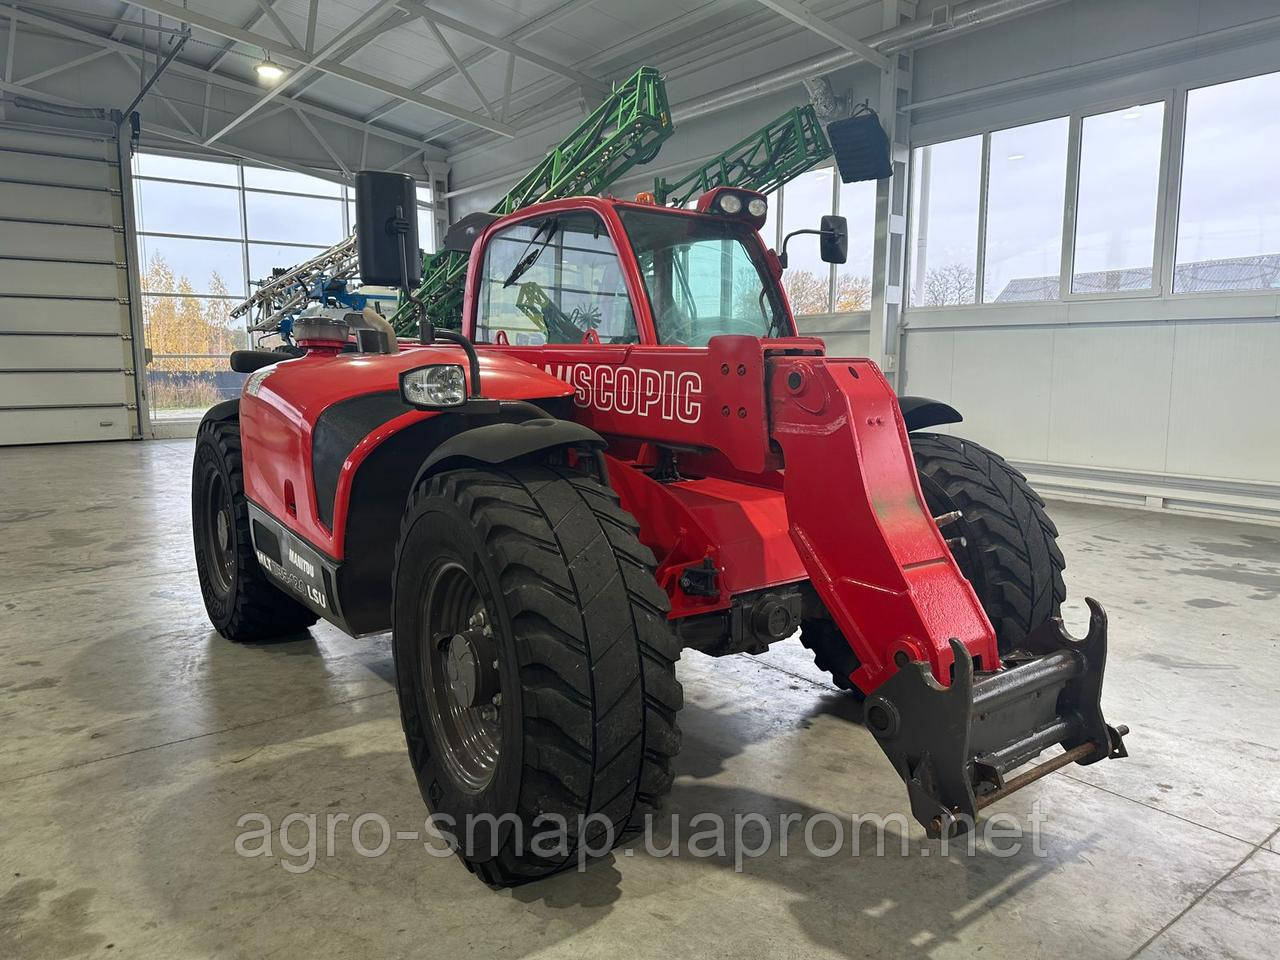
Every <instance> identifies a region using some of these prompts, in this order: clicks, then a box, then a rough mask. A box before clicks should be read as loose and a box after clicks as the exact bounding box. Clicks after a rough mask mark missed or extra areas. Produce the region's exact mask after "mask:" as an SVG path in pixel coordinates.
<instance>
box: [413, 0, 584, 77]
mask: <svg viewBox="0 0 1280 960" xmlns="http://www.w3.org/2000/svg"><path fill="white" fill-rule="evenodd" d="M400 9H401V10H408V11H410V12H412V13H416V14H417V15H418V16H420V17H421V18H422V19H423V20H426V21H428V22H429V23H435V24H437V25H439V26H441V27H448V28H449V29H450V30H453V31H454V32H456V33H460V34H462V35H463V36H465V37H470V38H471V39H472V40H479V41H480V42H481V43H483V44H485V45H486V46H490V47H493V48H494V49H495V50H501V51H502V52H503V53H510V54H514V55H515V56H517V57H519V58H520V59H521V60H527V61H528V62H529V63H532V64H534V65H535V66H539V67H542V69H544V70H546V71H548V72H550V73H554V74H556V75H557V76H560V77H564V78H565V79H566V80H572V81H573V82H574V83H576V84H580V85H581V86H582V87H584V88H585V89H586V90H588V91H590V92H593V93H597V94H600V95H602V96H603V95H604V94H607V93H608V92H609V85H608V84H607V83H602V82H601V81H599V80H597V79H596V78H595V77H592V76H588V75H587V74H585V73H583V72H582V71H580V70H574V69H572V68H570V67H566V66H565V65H564V64H562V63H560V62H558V61H556V60H553V59H552V58H551V57H544V56H543V55H542V54H540V53H534V52H533V51H532V50H530V49H528V48H527V47H522V46H521V45H520V44H518V43H516V42H514V41H512V40H508V39H506V38H504V37H498V36H494V35H493V34H492V33H486V32H485V31H483V30H480V29H479V28H477V27H473V26H471V24H469V23H464V22H463V21H461V20H455V19H454V18H453V17H450V16H446V15H445V14H443V13H437V12H436V11H434V10H432V9H431V8H430V7H428V6H427V5H426V4H425V3H423V2H422V0H400Z"/></svg>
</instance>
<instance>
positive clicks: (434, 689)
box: [418, 563, 503, 793]
mask: <svg viewBox="0 0 1280 960" xmlns="http://www.w3.org/2000/svg"><path fill="white" fill-rule="evenodd" d="M422 603H423V609H422V617H421V621H420V622H421V627H420V630H421V634H420V637H419V645H418V649H419V651H420V660H421V662H420V664H419V669H420V671H421V677H422V689H423V692H424V693H425V699H426V706H427V712H428V714H429V716H430V718H431V725H432V727H433V728H434V729H435V731H436V732H437V734H438V737H439V740H440V747H441V750H440V754H441V760H442V761H443V763H444V766H445V767H446V768H447V769H448V771H449V773H450V775H451V776H452V777H453V779H454V780H455V781H456V782H457V784H458V785H459V786H460V787H461V788H462V789H463V790H465V791H467V792H468V793H479V792H480V791H482V790H483V789H484V788H485V787H487V786H488V785H489V783H490V782H491V781H492V780H493V775H494V772H495V771H496V770H497V767H498V758H499V757H500V756H501V753H502V709H503V706H502V689H501V684H500V682H499V679H498V653H497V649H498V648H497V644H496V643H495V642H494V633H493V631H494V627H493V621H492V618H491V617H490V615H489V613H488V611H487V610H486V609H485V606H484V602H483V601H482V600H481V597H480V591H479V590H478V589H477V588H476V584H475V581H474V580H473V579H472V577H471V574H470V573H468V572H467V570H466V569H465V568H464V567H462V565H461V564H458V563H442V564H439V565H438V566H437V567H436V568H435V569H434V570H433V571H432V573H431V574H430V577H429V580H428V583H427V589H426V591H425V592H424V595H423V601H422Z"/></svg>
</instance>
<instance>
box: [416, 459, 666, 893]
mask: <svg viewBox="0 0 1280 960" xmlns="http://www.w3.org/2000/svg"><path fill="white" fill-rule="evenodd" d="M636 531H637V524H636V522H635V521H634V520H633V519H632V517H631V516H630V515H629V514H628V513H626V512H625V511H623V510H622V509H621V508H620V507H619V506H618V500H617V497H616V495H615V494H614V493H613V491H612V490H611V489H609V488H608V487H607V486H604V485H603V484H601V483H600V482H599V481H598V480H596V479H595V478H593V477H590V476H587V475H585V474H583V473H580V472H577V471H574V470H571V469H569V468H567V467H563V466H554V465H525V466H512V467H509V468H505V469H499V468H495V469H465V470H454V471H449V472H446V473H441V474H438V475H436V476H433V477H429V478H427V479H426V480H424V481H423V482H422V483H421V484H420V485H419V487H418V488H417V489H416V490H415V491H414V492H413V494H412V495H411V497H410V502H409V505H408V508H407V510H406V513H405V517H404V521H403V523H402V526H401V534H400V544H399V547H398V549H397V555H396V570H395V576H394V584H395V597H394V601H393V627H392V631H393V634H392V642H393V651H394V657H395V666H396V689H397V692H398V694H399V698H400V713H401V720H402V723H403V725H404V732H405V740H406V742H407V745H408V748H409V756H410V760H411V762H412V764H413V769H414V773H415V774H416V776H417V779H418V785H419V789H420V790H421V792H422V797H423V799H424V800H425V801H426V803H427V806H428V807H429V808H430V809H431V811H432V812H433V813H434V814H444V815H448V816H449V817H451V818H452V819H453V824H454V826H451V827H450V830H451V831H454V835H455V837H456V839H457V842H458V845H459V847H460V849H458V853H459V855H460V856H461V858H462V860H463V862H464V863H465V864H466V866H467V868H468V869H469V870H471V871H472V872H474V873H475V874H476V875H477V876H479V877H480V878H481V879H482V880H484V881H485V882H486V883H489V884H491V885H495V886H511V885H514V884H519V883H525V882H528V881H530V880H536V879H538V878H540V877H543V876H546V875H548V874H552V873H555V872H557V871H559V870H562V869H564V868H566V867H570V866H573V865H574V864H575V863H576V862H577V858H578V855H579V849H580V848H581V847H582V845H583V843H584V841H585V843H586V844H587V846H586V848H585V849H586V850H590V851H591V852H592V853H595V854H599V853H602V852H603V851H604V850H606V849H608V848H609V847H611V846H613V845H616V844H617V843H620V842H622V841H623V840H625V839H627V838H628V837H630V836H631V835H633V834H634V833H635V832H636V831H638V830H640V829H642V828H643V826H644V816H645V814H647V813H651V812H653V811H655V810H656V809H657V807H658V804H659V802H660V800H661V798H662V797H663V796H664V795H665V794H666V793H667V792H668V790H670V788H671V783H672V772H671V758H672V757H673V756H675V754H676V752H677V751H678V750H679V746H680V731H679V729H678V727H677V726H676V713H677V711H678V710H679V709H680V706H681V703H682V692H681V688H680V684H679V682H678V681H677V680H676V677H675V661H676V660H677V659H678V658H679V656H680V644H679V643H678V641H677V640H676V638H675V636H674V634H673V632H672V630H671V628H670V626H669V625H668V622H667V611H668V601H667V597H666V594H665V593H664V592H663V591H662V590H661V589H660V588H659V587H658V585H657V582H656V581H655V580H654V578H653V565H654V558H653V554H652V553H651V552H650V551H649V549H648V548H647V547H644V546H642V545H641V544H640V542H639V541H638V540H637V538H636ZM495 697H496V698H497V699H496V700H495V699H494V698H495ZM486 814H487V815H489V816H490V817H492V818H495V819H496V820H497V822H498V823H499V824H501V827H500V828H493V827H490V826H489V825H488V822H486V821H484V820H481V821H478V822H479V823H481V824H482V826H481V827H480V828H478V829H476V830H474V831H473V836H472V842H471V843H470V844H468V842H467V840H468V838H467V830H466V824H467V822H468V818H469V817H471V818H474V817H476V816H481V817H483V816H484V815H486ZM588 817H590V819H589V820H586V821H585V833H583V824H584V820H583V818H588ZM556 818H563V820H562V821H559V820H557V819H556ZM445 822H446V823H448V821H445ZM472 822H477V821H474V820H473V821H472ZM561 822H563V824H564V825H565V826H566V827H567V830H566V831H565V833H564V834H563V843H554V844H553V843H552V842H551V841H550V840H546V839H544V840H543V841H542V843H541V844H540V845H539V846H537V847H535V846H534V845H533V844H532V842H531V841H532V840H533V838H535V837H537V836H538V835H540V834H541V835H543V836H544V837H546V835H547V833H546V832H547V831H548V830H550V829H552V828H557V827H559V826H560V823H561Z"/></svg>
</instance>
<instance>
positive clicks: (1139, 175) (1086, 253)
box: [1071, 101, 1164, 294]
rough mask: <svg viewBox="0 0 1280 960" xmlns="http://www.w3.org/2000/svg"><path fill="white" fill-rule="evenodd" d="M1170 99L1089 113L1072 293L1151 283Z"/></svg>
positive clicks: (1085, 123)
mask: <svg viewBox="0 0 1280 960" xmlns="http://www.w3.org/2000/svg"><path fill="white" fill-rule="evenodd" d="M1163 130H1164V102H1163V101H1161V102H1158V103H1147V104H1142V105H1140V106H1134V107H1125V108H1123V109H1121V110H1112V111H1111V112H1109V113H1099V114H1094V115H1093V116H1090V117H1085V118H1084V120H1083V123H1082V126H1081V130H1080V179H1079V188H1078V190H1079V195H1078V198H1077V201H1076V236H1075V257H1074V259H1073V261H1072V262H1073V268H1072V276H1071V292H1072V293H1092V294H1098V293H1113V292H1117V291H1127V290H1150V289H1151V288H1152V287H1154V286H1155V283H1154V277H1153V272H1152V271H1153V267H1152V265H1153V263H1154V260H1153V258H1154V256H1155V242H1156V210H1157V205H1158V200H1159V194H1160V147H1161V142H1162V140H1163Z"/></svg>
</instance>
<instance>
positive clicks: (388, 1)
mask: <svg viewBox="0 0 1280 960" xmlns="http://www.w3.org/2000/svg"><path fill="white" fill-rule="evenodd" d="M394 3H395V0H379V3H377V4H376V5H375V6H374V7H373V9H371V10H368V11H366V12H365V13H362V14H361V15H360V16H358V17H356V19H355V20H353V21H352V22H351V23H350V24H349V25H348V26H347V29H348V30H354V29H356V28H357V27H360V26H362V25H363V24H365V23H367V22H368V21H370V20H372V19H373V18H375V17H377V16H380V15H381V14H382V12H383V11H384V10H386V9H387V8H388V7H391V6H392V5H393V4H394ZM345 43H346V41H345V38H344V37H343V32H342V31H338V33H337V34H336V35H334V37H333V38H332V39H330V41H329V42H328V43H326V44H325V45H324V46H323V47H321V48H320V49H319V50H317V51H316V52H315V53H313V54H311V55H310V59H308V60H305V61H304V62H303V64H302V66H300V67H298V68H297V69H295V70H293V71H292V72H290V73H289V74H288V75H287V76H285V77H283V78H282V79H281V80H280V82H279V83H277V84H276V85H275V86H274V87H272V88H271V89H270V90H269V91H267V92H266V93H265V94H263V95H262V96H261V97H259V98H258V100H257V101H256V102H255V103H252V104H250V105H249V106H248V107H247V108H245V109H244V110H242V111H241V112H240V113H239V115H237V116H235V117H233V118H232V119H231V120H230V121H229V122H228V123H227V124H226V125H225V126H224V127H223V128H222V129H221V130H219V131H218V132H217V133H215V134H214V135H213V136H211V137H209V138H208V139H207V140H205V146H208V145H209V144H211V143H213V141H215V140H221V139H222V138H223V137H225V136H226V135H227V134H228V133H230V132H231V131H232V130H234V129H235V128H236V127H238V126H239V125H240V124H242V123H244V122H245V121H246V120H248V119H249V118H250V117H251V116H253V115H254V114H255V113H257V112H258V111H259V110H261V109H262V108H263V107H265V106H266V105H267V104H268V103H270V102H271V101H272V100H274V99H275V98H276V97H278V96H279V95H280V94H282V93H284V92H285V90H287V89H288V88H289V87H290V86H292V85H293V84H294V83H296V82H297V81H299V80H301V79H302V78H303V77H304V76H306V73H307V71H308V70H310V69H311V68H312V67H315V66H316V65H317V64H319V63H321V62H322V61H324V60H325V59H326V58H327V57H328V56H329V54H331V53H332V52H333V51H334V50H336V49H337V48H338V47H341V46H344V44H345ZM302 53H303V54H306V51H305V50H303V51H302Z"/></svg>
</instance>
